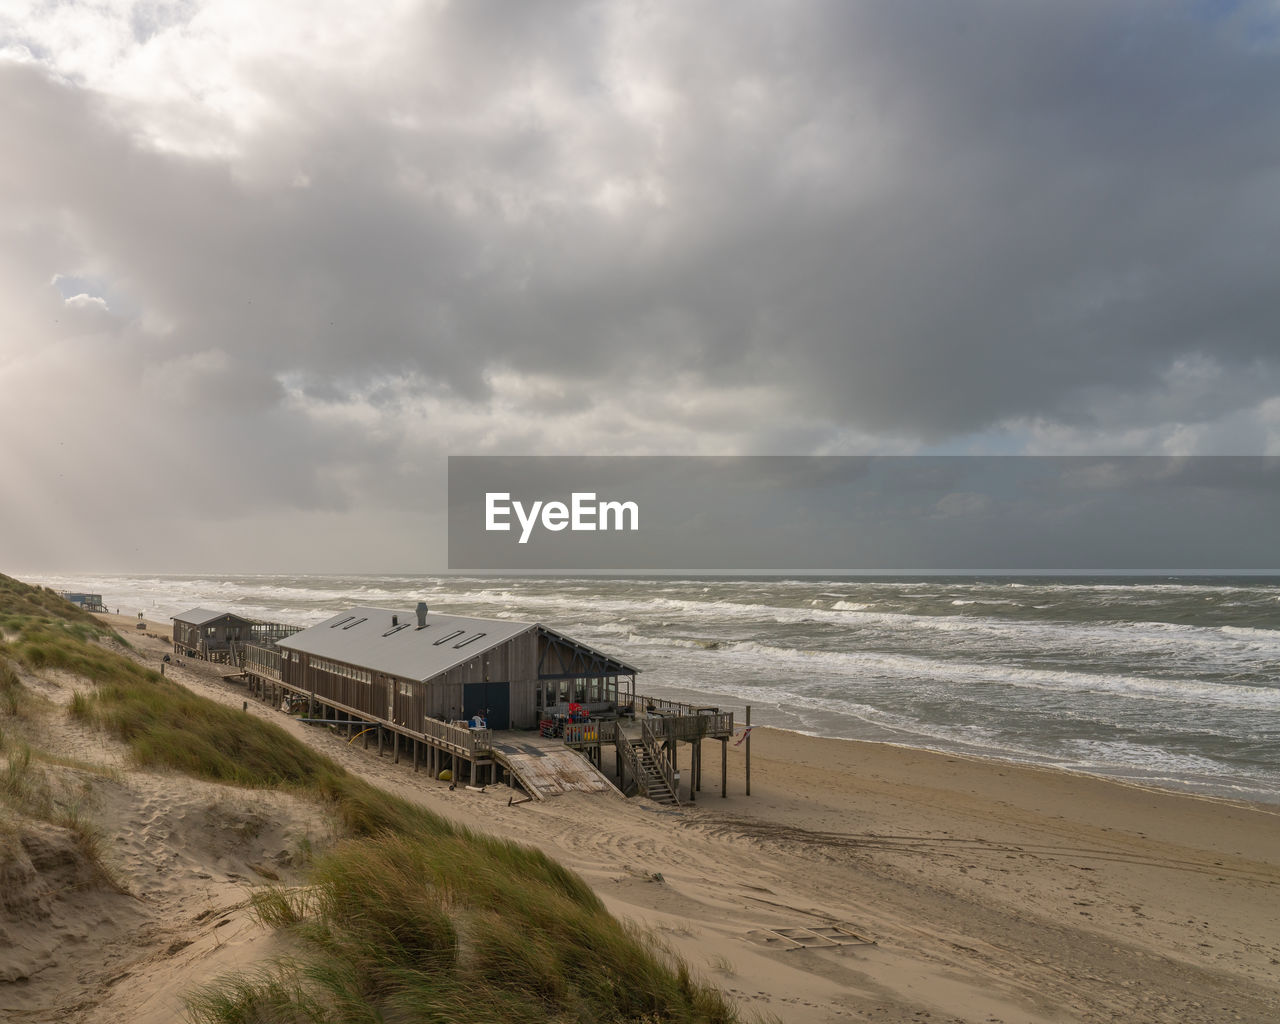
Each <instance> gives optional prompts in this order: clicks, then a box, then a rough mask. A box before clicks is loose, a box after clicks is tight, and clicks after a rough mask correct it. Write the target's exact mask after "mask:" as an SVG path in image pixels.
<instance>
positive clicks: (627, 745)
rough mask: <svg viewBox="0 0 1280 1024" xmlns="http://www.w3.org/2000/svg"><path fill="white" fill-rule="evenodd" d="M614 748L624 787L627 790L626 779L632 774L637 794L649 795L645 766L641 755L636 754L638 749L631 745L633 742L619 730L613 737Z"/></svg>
mask: <svg viewBox="0 0 1280 1024" xmlns="http://www.w3.org/2000/svg"><path fill="white" fill-rule="evenodd" d="M613 747H614V750H615V751H616V752H617V756H618V764H619V765H621V766H622V773H621V774H622V777H623V781H622V785H623V788H624V790H625V788H626V777H627V775H628V774H630V776H631V778H632V779H633V780H634V781H635V784H636V792H637V793H639V794H640V795H641V796H648V795H649V778H648V776H647V775H646V774H645V770H644V766H643V765H641V764H640V755H639V754H637V753H636V748H635V747H633V746H632V745H631V740H630V739H628V738H627V736H626V735H625V734H624V733H623V731H622V730H621V729H619V730H618V731H617V732H616V733H614V736H613Z"/></svg>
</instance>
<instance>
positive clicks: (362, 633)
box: [277, 607, 636, 681]
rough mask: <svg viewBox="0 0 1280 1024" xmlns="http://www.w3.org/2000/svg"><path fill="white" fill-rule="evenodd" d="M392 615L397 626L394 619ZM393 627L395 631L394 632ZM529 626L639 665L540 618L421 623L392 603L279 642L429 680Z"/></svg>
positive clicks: (625, 670)
mask: <svg viewBox="0 0 1280 1024" xmlns="http://www.w3.org/2000/svg"><path fill="white" fill-rule="evenodd" d="M393 617H394V618H395V620H396V625H398V626H399V627H400V628H399V629H395V625H393V624H392V618H393ZM393 629H395V632H391V631H392V630H393ZM531 629H537V630H540V631H542V632H543V633H545V634H547V635H548V636H549V637H552V638H555V639H557V640H560V641H562V642H567V643H569V644H571V645H573V646H575V647H577V648H579V649H580V650H584V651H589V652H592V653H594V654H596V655H598V656H599V658H600V659H601V660H602V661H604V662H607V663H609V665H610V666H611V667H612V666H616V669H615V671H616V672H617V673H618V674H620V675H627V674H632V673H634V672H635V671H636V669H634V668H632V667H631V666H629V665H626V664H624V663H623V662H621V661H618V659H617V658H611V657H609V656H608V655H606V654H604V653H603V652H601V651H596V650H595V649H594V648H592V647H588V646H587V645H586V644H584V643H581V642H579V641H577V640H573V639H572V638H571V637H567V636H565V635H564V634H563V633H559V632H557V631H556V630H552V629H547V628H546V627H544V626H540V625H539V624H538V623H536V622H513V621H512V620H511V619H484V618H479V617H476V616H473V615H442V614H441V613H439V612H428V613H427V625H426V628H425V629H418V618H417V613H416V612H414V611H411V610H406V611H398V610H395V609H391V608H367V607H358V608H348V609H347V610H346V611H344V612H338V613H337V614H336V615H333V616H330V617H329V618H327V619H325V620H324V621H323V622H321V623H318V624H316V625H314V626H311V627H310V628H308V629H304V630H303V631H302V632H301V633H294V634H293V635H292V636H289V637H285V638H284V639H283V640H280V641H279V642H278V644H277V646H279V647H281V648H284V649H285V650H293V651H302V652H303V653H305V654H309V655H311V656H312V657H316V658H329V659H331V660H333V661H341V662H345V663H346V664H348V665H354V666H356V667H357V668H367V669H370V670H372V671H374V672H382V673H385V674H386V675H391V676H399V677H400V678H401V679H416V680H419V681H426V680H428V679H433V678H434V677H436V676H438V675H440V674H441V673H442V672H447V671H449V669H451V668H454V667H455V666H457V665H463V664H465V663H466V662H468V661H471V660H472V659H474V658H475V657H476V656H477V655H480V654H484V653H485V652H486V651H489V650H492V649H493V648H494V647H497V646H499V645H500V644H504V643H506V642H507V641H508V640H510V639H512V638H513V637H517V636H519V635H520V634H521V633H524V632H526V631H528V630H531ZM452 634H457V635H456V636H454V635H452ZM470 638H474V639H470ZM459 645H462V646H459Z"/></svg>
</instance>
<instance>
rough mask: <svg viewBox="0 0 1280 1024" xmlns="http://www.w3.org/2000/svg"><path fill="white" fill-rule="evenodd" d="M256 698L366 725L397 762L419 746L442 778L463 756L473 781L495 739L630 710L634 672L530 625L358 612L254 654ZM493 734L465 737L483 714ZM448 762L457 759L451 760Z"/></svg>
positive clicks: (484, 731)
mask: <svg viewBox="0 0 1280 1024" xmlns="http://www.w3.org/2000/svg"><path fill="white" fill-rule="evenodd" d="M243 667H244V671H245V674H246V676H247V677H248V680H249V686H250V690H251V691H252V692H254V693H255V695H257V696H260V697H263V698H265V699H268V700H271V701H272V702H273V703H274V702H277V701H279V702H281V703H286V704H287V703H288V702H289V701H290V700H297V699H302V700H305V704H306V707H307V709H308V710H307V714H308V718H315V717H316V716H319V717H320V719H321V720H323V721H329V722H340V723H341V722H350V721H353V720H354V721H359V722H367V723H370V724H373V725H377V726H378V738H379V745H380V746H381V742H382V734H383V731H384V730H385V731H386V732H388V733H389V734H390V735H391V736H392V738H393V743H394V744H395V750H396V756H397V758H398V757H399V753H400V745H401V739H402V738H403V739H406V740H408V741H409V744H410V746H411V749H412V752H413V757H414V765H415V767H416V766H417V764H418V759H419V755H420V750H419V744H422V745H423V746H424V747H425V749H426V753H427V754H428V756H429V761H428V765H429V767H430V768H431V769H432V770H433V772H434V771H435V770H436V769H438V768H439V766H440V765H441V764H446V763H447V764H448V766H450V767H453V766H454V764H455V761H454V759H455V758H460V759H461V760H462V761H463V762H465V765H466V767H467V769H468V771H469V773H470V775H471V777H472V778H473V779H475V778H477V777H478V776H479V775H481V774H486V773H485V772H483V769H485V768H486V767H487V768H489V769H490V770H489V772H488V773H487V774H488V775H489V776H490V777H493V774H494V773H493V771H492V766H493V765H494V764H495V763H496V762H495V756H494V749H493V742H492V733H493V732H494V731H495V730H507V729H529V730H536V729H538V727H539V723H540V722H541V721H542V720H543V718H544V717H545V716H547V715H551V714H554V713H555V711H556V710H557V709H560V708H567V707H568V705H569V703H571V702H572V703H579V704H582V705H583V706H585V707H587V708H590V709H592V710H593V711H594V712H595V713H597V714H612V715H617V714H618V713H620V712H621V713H631V712H632V711H633V709H634V704H635V677H636V671H637V670H636V669H635V668H633V667H632V666H630V665H628V664H626V663H625V662H622V661H619V660H618V659H617V658H614V657H611V656H610V655H608V654H605V653H604V652H602V651H599V650H596V649H595V648H593V647H591V646H589V645H588V644H584V643H582V642H580V641H578V640H574V639H573V638H572V637H569V636H566V635H565V634H563V633H560V632H558V631H556V630H554V629H550V628H548V627H546V626H542V625H540V624H538V623H533V622H513V621H510V620H507V619H485V618H476V617H473V616H464V615H445V614H440V613H438V612H429V611H428V609H427V606H426V604H425V603H419V605H418V607H417V609H416V610H415V611H393V610H390V609H386V608H368V607H357V608H351V609H348V610H347V611H344V612H341V613H339V614H337V615H333V616H331V617H330V618H328V619H326V620H325V621H323V622H321V623H319V624H317V625H315V626H311V627H310V628H308V629H304V630H302V631H300V632H298V633H295V634H293V635H292V636H289V637H286V638H284V639H281V640H280V641H279V642H278V644H277V649H275V650H272V649H269V648H266V647H262V646H259V645H251V646H249V647H248V648H246V651H245V656H244V662H243ZM477 714H478V715H481V716H483V717H484V718H485V719H486V728H481V729H471V728H468V722H469V720H471V719H472V718H473V716H475V715H477ZM442 755H448V756H447V758H446V757H443V756H442Z"/></svg>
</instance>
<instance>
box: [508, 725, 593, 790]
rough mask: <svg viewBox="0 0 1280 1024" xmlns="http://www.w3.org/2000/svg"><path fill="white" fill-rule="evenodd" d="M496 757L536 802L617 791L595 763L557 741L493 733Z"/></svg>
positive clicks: (526, 735)
mask: <svg viewBox="0 0 1280 1024" xmlns="http://www.w3.org/2000/svg"><path fill="white" fill-rule="evenodd" d="M493 757H494V760H496V761H497V762H498V764H499V765H501V766H502V767H503V768H504V769H505V770H506V771H508V772H510V773H511V776H512V778H513V779H514V780H515V781H517V782H519V783H520V785H521V786H522V787H523V788H524V789H525V791H526V792H528V793H529V795H530V796H532V797H533V798H534V799H535V800H546V799H547V798H548V797H553V796H561V795H563V794H565V793H617V792H618V789H617V787H616V786H614V784H613V783H612V782H610V781H609V780H608V778H606V777H605V775H604V774H602V773H601V771H600V770H599V769H598V768H597V767H596V766H595V765H594V764H592V763H591V762H590V761H589V760H587V759H586V758H585V757H583V756H582V755H581V754H579V753H578V752H577V751H576V750H572V749H570V748H569V747H566V746H565V745H564V744H563V743H562V742H561V741H560V740H558V739H547V738H544V737H540V736H532V735H530V734H528V733H523V732H500V733H494V734H493Z"/></svg>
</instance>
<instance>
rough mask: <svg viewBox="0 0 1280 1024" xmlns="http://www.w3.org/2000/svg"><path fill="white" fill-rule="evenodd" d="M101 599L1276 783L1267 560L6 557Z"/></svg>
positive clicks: (1275, 618) (1166, 776) (1036, 760)
mask: <svg viewBox="0 0 1280 1024" xmlns="http://www.w3.org/2000/svg"><path fill="white" fill-rule="evenodd" d="M26 578H27V579H28V581H29V582H33V583H41V584H44V585H46V586H50V587H54V588H57V589H68V590H77V591H88V592H92V593H101V594H102V595H103V599H104V601H105V603H106V605H107V606H108V608H109V609H110V610H111V611H115V610H116V609H117V608H118V609H119V610H120V611H121V612H122V613H123V614H126V615H135V614H137V613H138V612H142V613H143V614H144V615H145V616H146V617H147V619H148V620H151V621H154V622H156V623H157V624H160V625H162V626H163V627H165V628H166V629H167V628H168V625H169V623H168V616H170V615H173V614H176V613H178V612H181V611H184V610H187V609H189V608H192V607H195V606H203V607H207V608H210V609H217V610H229V611H235V612H237V613H239V614H242V615H246V616H250V617H254V618H260V619H266V620H270V621H278V622H288V623H296V624H299V625H308V624H311V623H314V622H317V621H319V620H321V619H324V618H326V617H328V616H329V615H331V614H332V613H333V612H335V611H337V610H339V609H342V608H345V607H347V606H349V605H351V604H355V603H359V604H365V605H374V606H381V607H388V608H393V609H412V608H413V607H414V606H415V605H416V604H417V602H418V601H419V600H424V601H426V602H427V604H428V605H429V606H430V607H432V608H434V609H438V610H440V611H444V612H449V613H454V614H463V615H479V616H485V617H491V618H504V619H517V620H524V621H536V622H541V623H544V624H546V625H548V626H552V627H554V628H556V629H558V630H561V631H564V632H567V633H569V634H571V635H572V636H574V637H576V638H578V639H581V640H584V641H586V642H588V643H590V644H592V645H594V646H597V647H599V648H601V649H603V650H605V651H607V652H608V653H610V654H613V655H615V656H617V657H619V658H621V659H622V660H623V661H625V662H627V663H629V664H632V665H635V666H636V667H637V668H639V669H640V670H641V672H640V675H639V677H638V678H637V681H636V687H637V691H638V692H639V693H642V694H648V695H654V696H659V697H666V698H670V699H676V700H682V701H686V702H691V703H696V704H699V705H714V706H719V707H722V708H725V709H730V708H732V709H734V710H735V711H737V712H738V713H739V719H738V720H739V721H741V712H742V710H743V709H745V707H746V706H747V705H750V707H751V721H752V724H753V725H768V726H775V727H778V728H782V729H790V730H794V731H796V732H801V733H806V734H809V735H814V736H825V737H840V738H846V739H859V740H876V741H882V742H887V743H894V744H900V745H904V746H909V747H921V748H928V749H932V750H940V751H949V752H959V753H963V754H969V755H979V756H984V757H991V758H999V759H1005V760H1009V761H1016V762H1023V763H1030V764H1038V765H1047V766H1054V767H1057V768H1062V769H1067V770H1070V771H1076V772H1084V773H1090V774H1095V775H1103V776H1109V777H1114V778H1120V779H1125V780H1130V781H1134V782H1139V783H1143V784H1148V785H1155V786H1161V787H1167V788H1171V789H1175V790H1180V791H1183V792H1189V793H1195V794H1202V795H1212V796H1222V797H1231V798H1235V799H1241V800H1256V801H1263V802H1268V803H1280V577H1260V576H1244V577H1207V576H1197V577H1167V578H1165V577H1151V576H1144V577H1133V578H1129V577H1115V576H1096V577H1085V576H1067V577H1030V576H1018V577H852V578H828V579H819V578H812V577H804V578H794V579H786V578H777V577H768V578H760V577H754V578H724V577H716V578H709V579H694V578H674V577H652V576H646V577H625V578H605V577H598V576H593V577H585V578H554V579H553V578H546V577H492V576H487V577H467V576H419V575H407V574H406V575H343V576H319V575H312V576H286V575H246V576H223V575H200V574H192V575H150V574H148V575H97V576H94V575H80V576H74V577H72V576H45V577H26Z"/></svg>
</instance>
